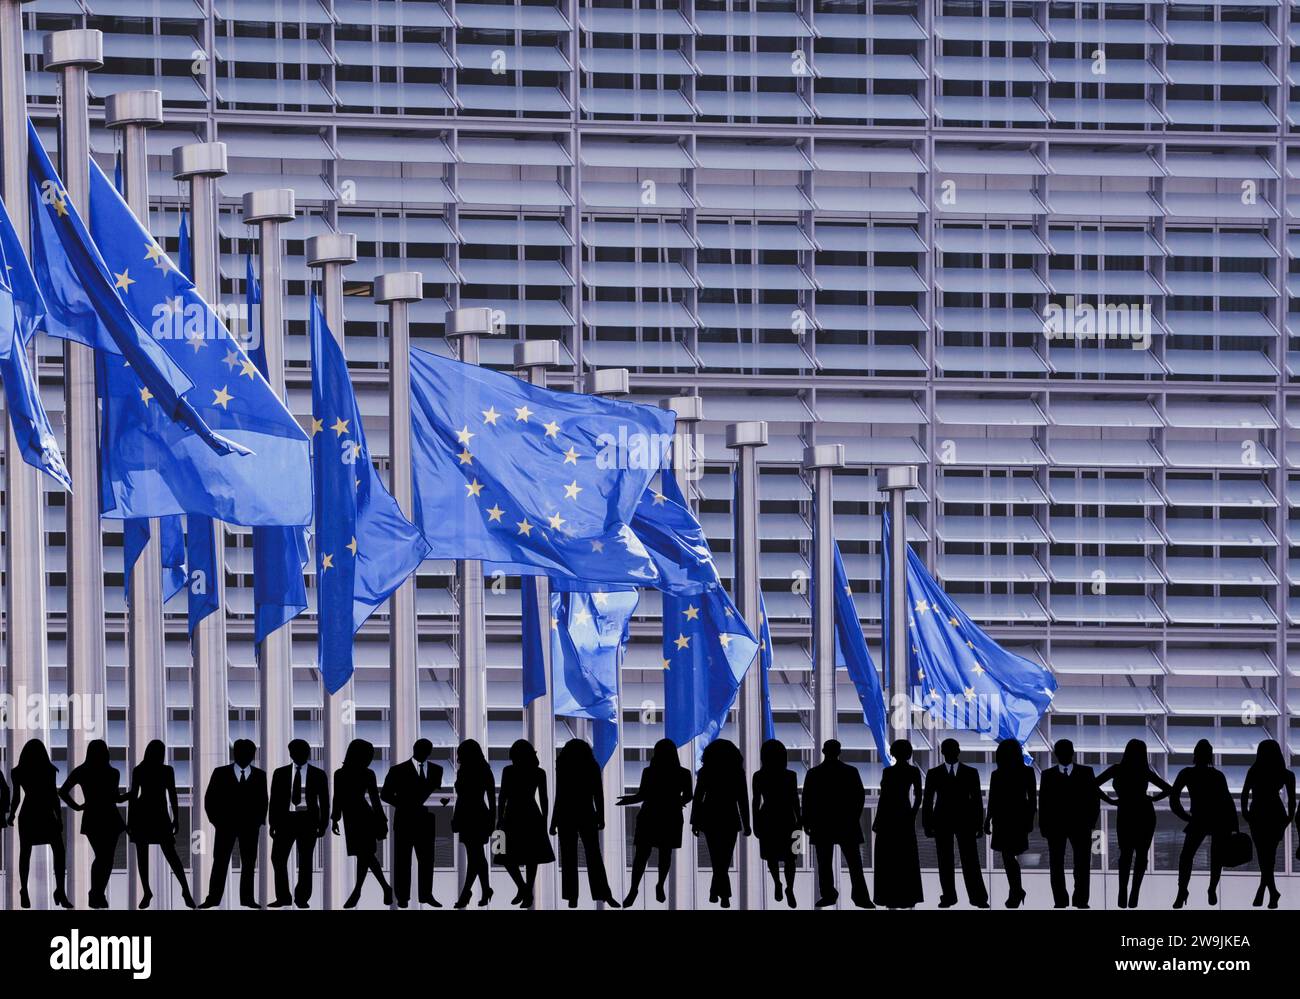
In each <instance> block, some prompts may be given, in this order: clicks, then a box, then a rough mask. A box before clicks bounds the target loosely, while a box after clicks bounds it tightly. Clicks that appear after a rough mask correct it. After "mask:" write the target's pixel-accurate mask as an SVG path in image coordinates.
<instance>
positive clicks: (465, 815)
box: [451, 739, 497, 909]
mask: <svg viewBox="0 0 1300 999" xmlns="http://www.w3.org/2000/svg"><path fill="white" fill-rule="evenodd" d="M496 815H497V786H496V778H495V777H493V775H492V767H491V766H490V765H489V764H488V761H487V758H486V757H485V756H484V755H483V747H482V746H480V745H479V744H478V743H477V742H475V741H474V740H473V739H466V740H465V741H464V742H462V743H461V744H460V745H459V746H457V747H456V807H455V808H453V809H452V812H451V831H452V832H454V833H455V834H456V836H457V838H459V839H460V845H461V846H463V847H464V848H465V884H464V885H462V886H461V889H460V898H458V899H457V900H456V908H457V909H463V908H465V906H467V905H469V899H470V895H471V893H472V892H473V890H474V882H475V880H477V881H478V882H479V900H478V904H479V905H480V906H484V905H487V904H488V903H489V902H491V901H492V886H491V884H489V883H488V861H487V842H488V840H489V839H491V838H492V827H493V825H495V823H496Z"/></svg>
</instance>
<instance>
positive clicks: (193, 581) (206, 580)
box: [185, 514, 221, 636]
mask: <svg viewBox="0 0 1300 999" xmlns="http://www.w3.org/2000/svg"><path fill="white" fill-rule="evenodd" d="M219 530H221V525H220V524H218V523H216V522H214V521H213V520H212V519H211V518H209V517H200V516H197V515H195V514H190V516H189V517H187V518H186V519H185V568H186V570H187V572H188V580H187V586H188V596H187V599H186V604H185V607H186V611H185V613H186V624H187V625H188V627H189V632H190V635H191V636H192V635H193V634H194V629H195V628H197V627H198V626H199V622H200V621H202V620H203V619H204V618H205V617H207V616H208V615H209V614H212V613H214V612H215V611H217V610H218V609H219V608H220V607H221V603H220V601H219V600H218V599H217V579H218V578H219V577H218V576H217V573H218V572H220V571H221V569H220V568H218V566H217V548H216V544H215V541H216V533H215V532H216V531H219Z"/></svg>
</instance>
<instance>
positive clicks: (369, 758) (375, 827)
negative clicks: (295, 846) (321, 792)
mask: <svg viewBox="0 0 1300 999" xmlns="http://www.w3.org/2000/svg"><path fill="white" fill-rule="evenodd" d="M374 761H375V747H374V746H373V745H371V744H370V743H369V742H367V741H366V740H365V739H353V740H352V741H351V742H350V743H349V744H348V749H347V752H346V753H344V754H343V765H342V766H341V767H339V768H338V769H337V770H335V771H334V812H333V814H332V815H331V816H330V824H331V829H332V831H333V833H334V835H335V836H337V835H338V834H339V819H340V818H341V819H342V820H343V830H344V832H345V833H346V842H347V847H348V856H349V857H356V858H357V885H356V887H355V888H353V889H352V894H351V895H349V896H348V900H347V901H346V902H344V903H343V908H345V909H355V908H356V907H357V903H358V902H359V901H361V886H362V885H364V884H365V882H366V872H368V871H369V872H373V873H374V875H375V880H377V881H378V882H379V887H380V888H382V889H383V891H384V905H392V904H393V889H392V887H391V886H390V885H389V884H388V882H387V881H385V880H384V869H383V867H382V866H380V863H379V856H378V853H379V841H380V840H381V839H384V838H385V837H387V835H388V818H387V816H385V815H384V808H383V806H382V805H381V804H380V803H379V784H378V782H377V781H376V780H375V772H374V771H373V770H371V769H370V764H372V763H373V762H374Z"/></svg>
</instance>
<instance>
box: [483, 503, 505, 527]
mask: <svg viewBox="0 0 1300 999" xmlns="http://www.w3.org/2000/svg"><path fill="white" fill-rule="evenodd" d="M503 513H505V511H504V510H502V509H501V508H500V507H499V506H497V505H496V504H495V503H493V504H492V505H491V506H490V507H488V512H487V514H488V520H489V521H492V522H494V523H495V522H496V521H499V520H500V519H501V515H502V514H503Z"/></svg>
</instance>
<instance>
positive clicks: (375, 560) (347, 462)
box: [310, 295, 429, 694]
mask: <svg viewBox="0 0 1300 999" xmlns="http://www.w3.org/2000/svg"><path fill="white" fill-rule="evenodd" d="M310 308H311V322H310V330H311V359H312V380H311V401H312V431H311V433H312V440H313V449H312V451H313V453H312V467H313V470H314V472H315V483H316V591H317V593H316V610H317V621H318V624H317V635H318V646H317V648H318V652H319V657H320V671H321V678H322V679H323V680H324V682H325V689H326V690H328V691H329V692H330V693H331V694H332V693H334V692H335V691H337V690H338V689H339V688H340V687H342V686H343V685H344V684H345V683H347V681H348V677H350V676H351V675H352V636H353V635H354V634H355V633H356V630H357V629H358V628H360V627H361V625H362V624H363V623H365V620H366V618H368V617H369V616H370V614H371V613H372V612H373V611H374V609H375V608H376V607H378V606H379V605H380V604H381V603H383V602H384V601H385V600H387V599H388V598H389V596H390V595H391V594H392V592H393V591H394V590H396V589H397V588H398V587H399V586H401V585H402V582H403V581H404V580H405V579H406V577H407V576H409V575H410V574H411V573H412V572H414V571H415V569H416V567H417V566H418V565H419V564H420V563H421V562H422V561H423V560H424V559H425V558H427V557H428V556H429V544H428V542H427V541H425V539H424V537H423V535H421V534H420V532H419V531H418V530H417V529H416V528H415V526H414V525H412V524H411V522H410V521H408V520H407V519H406V518H405V517H404V516H402V511H401V509H400V508H399V507H398V505H397V501H396V500H394V499H393V497H392V496H391V495H390V494H389V492H388V490H387V489H385V488H384V484H383V482H382V481H381V480H380V478H379V473H378V472H376V471H375V467H374V465H373V464H372V463H371V460H370V451H369V449H368V448H367V447H366V435H365V430H364V429H363V428H362V426H361V411H360V410H359V409H358V408H357V399H356V395H355V394H354V393H353V390H352V382H351V380H350V379H349V378H348V366H347V361H346V360H344V357H343V352H342V350H340V349H339V345H338V344H337V343H336V342H335V340H334V335H333V334H332V333H331V332H330V330H329V327H328V326H326V325H325V317H324V316H323V315H321V311H320V306H319V305H318V304H317V303H316V297H315V296H314V295H313V296H312V299H311V306H310Z"/></svg>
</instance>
